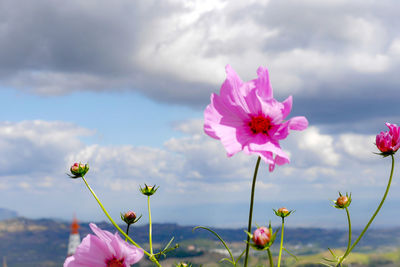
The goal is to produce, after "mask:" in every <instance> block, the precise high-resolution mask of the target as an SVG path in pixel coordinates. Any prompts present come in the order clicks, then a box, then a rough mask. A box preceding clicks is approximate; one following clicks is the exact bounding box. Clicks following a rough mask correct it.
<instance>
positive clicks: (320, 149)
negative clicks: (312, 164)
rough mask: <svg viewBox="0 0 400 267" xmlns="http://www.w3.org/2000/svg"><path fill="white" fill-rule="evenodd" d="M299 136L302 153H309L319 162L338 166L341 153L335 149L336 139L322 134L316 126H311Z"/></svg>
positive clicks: (298, 141) (298, 140)
mask: <svg viewBox="0 0 400 267" xmlns="http://www.w3.org/2000/svg"><path fill="white" fill-rule="evenodd" d="M298 135H299V137H297V143H298V147H299V148H300V149H301V150H302V153H309V154H312V156H306V157H311V158H313V159H314V160H316V161H317V162H318V163H319V164H321V163H322V164H323V165H327V166H337V165H338V164H339V161H340V155H339V154H338V153H337V152H336V151H335V147H334V139H333V137H332V136H330V135H327V134H321V133H320V132H319V130H318V128H316V127H313V126H312V127H309V128H308V129H307V130H306V131H304V132H302V133H299V134H298Z"/></svg>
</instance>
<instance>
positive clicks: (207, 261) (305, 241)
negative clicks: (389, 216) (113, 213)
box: [0, 209, 400, 267]
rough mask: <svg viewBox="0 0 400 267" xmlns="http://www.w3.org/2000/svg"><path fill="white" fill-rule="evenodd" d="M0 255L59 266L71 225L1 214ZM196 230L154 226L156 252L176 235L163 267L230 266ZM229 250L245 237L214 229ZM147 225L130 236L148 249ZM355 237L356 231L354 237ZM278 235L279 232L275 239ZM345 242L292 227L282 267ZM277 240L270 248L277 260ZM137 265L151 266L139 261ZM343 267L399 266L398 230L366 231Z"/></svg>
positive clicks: (312, 261) (258, 262)
mask: <svg viewBox="0 0 400 267" xmlns="http://www.w3.org/2000/svg"><path fill="white" fill-rule="evenodd" d="M0 214H1V218H3V219H2V220H1V221H0V257H1V259H2V260H3V259H6V261H7V266H9V267H22V266H29V267H34V266H36V267H51V266H62V263H63V262H64V259H65V257H66V253H67V243H68V237H69V234H70V222H66V221H61V220H56V219H28V218H23V217H15V216H16V215H17V214H16V213H15V212H12V211H10V210H4V209H1V210H0ZM97 225H98V226H100V227H101V228H102V229H106V230H109V231H111V232H115V230H114V228H113V227H112V225H110V224H109V223H107V222H100V223H97ZM80 226H81V228H80V235H81V238H83V237H84V236H86V235H87V234H89V233H91V231H90V229H89V226H88V223H87V222H80ZM193 227H194V226H181V225H178V224H171V223H168V224H154V225H153V241H154V242H155V243H156V245H155V247H156V251H157V248H160V247H161V246H165V245H166V244H167V243H168V242H169V240H170V239H171V238H172V237H174V240H173V242H172V245H175V244H176V243H178V244H179V248H178V249H176V250H174V251H172V252H171V253H169V254H168V257H167V259H165V260H162V261H161V264H162V265H163V266H174V264H175V263H178V262H181V261H185V262H191V263H192V264H193V266H209V267H213V266H229V265H228V264H226V263H218V262H219V260H221V259H222V258H224V257H226V256H228V255H227V254H226V251H225V250H224V249H223V246H222V245H221V243H220V242H219V241H218V240H217V239H216V238H215V237H214V236H213V235H212V234H210V233H209V232H208V231H205V230H203V229H197V230H195V231H193ZM213 230H215V231H216V232H217V233H218V234H219V235H220V236H221V237H222V238H223V239H224V240H225V241H226V242H227V243H228V244H229V246H230V248H231V249H232V252H233V254H234V255H236V256H237V255H239V254H240V253H241V252H242V251H243V249H244V242H243V240H244V239H245V234H244V232H243V229H239V228H238V229H223V228H216V229H215V228H213ZM147 234H148V225H140V226H134V227H132V228H131V232H130V235H131V236H132V238H133V239H134V240H135V241H136V242H138V243H139V244H143V246H144V247H146V244H147V242H148V235H147ZM357 234H359V231H355V233H354V237H353V238H355V237H356V235H357ZM279 238H280V236H279V233H278V236H277V239H278V240H279ZM346 242H347V232H346V231H345V229H343V230H341V229H322V228H290V227H288V228H287V229H285V247H286V248H287V249H288V250H289V251H290V252H292V253H293V254H295V255H296V256H298V261H297V262H296V260H295V259H294V258H292V257H291V256H289V255H288V254H286V253H284V261H283V265H282V266H302V267H306V266H308V267H311V266H323V265H321V264H320V262H321V259H322V257H329V256H330V255H329V253H328V252H327V248H328V247H330V248H333V249H334V250H335V251H337V254H340V253H342V252H340V251H339V250H343V249H344V246H345V245H346ZM278 248H279V242H276V243H275V245H274V246H273V247H272V251H273V255H274V256H277V255H278V252H277V249H278ZM252 253H255V254H254V257H252V258H251V263H250V266H267V263H268V259H267V255H266V253H259V252H257V253H256V252H254V251H252ZM136 266H152V264H151V262H149V261H148V260H147V259H143V260H142V261H140V263H139V264H137V265H136ZM345 266H353V267H354V266H359V267H361V266H384V267H389V266H392V267H393V266H400V227H394V228H381V229H370V231H368V232H367V234H366V236H365V237H364V238H363V239H362V240H361V242H360V243H359V246H358V247H357V249H356V250H355V253H352V255H351V257H349V258H348V260H347V261H346V265H345Z"/></svg>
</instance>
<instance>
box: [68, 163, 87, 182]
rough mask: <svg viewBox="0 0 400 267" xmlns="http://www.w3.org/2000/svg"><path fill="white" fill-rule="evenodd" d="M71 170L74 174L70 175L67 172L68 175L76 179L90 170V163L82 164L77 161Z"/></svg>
mask: <svg viewBox="0 0 400 267" xmlns="http://www.w3.org/2000/svg"><path fill="white" fill-rule="evenodd" d="M69 170H70V172H71V174H72V175H70V174H68V173H67V175H68V176H69V177H70V178H73V179H76V178H79V177H83V176H85V174H86V173H87V172H88V171H89V164H87V163H86V164H82V163H80V162H79V163H77V162H76V163H74V165H72V166H71V168H70V169H69Z"/></svg>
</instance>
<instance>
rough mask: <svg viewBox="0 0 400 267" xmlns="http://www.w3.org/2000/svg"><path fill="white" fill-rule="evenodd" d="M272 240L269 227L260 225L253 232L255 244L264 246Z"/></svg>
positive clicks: (260, 246)
mask: <svg viewBox="0 0 400 267" xmlns="http://www.w3.org/2000/svg"><path fill="white" fill-rule="evenodd" d="M270 240H271V233H270V231H269V230H268V228H267V227H264V226H263V227H260V228H257V229H256V230H255V231H254V233H253V241H254V244H255V245H256V246H257V247H259V248H263V247H265V245H266V244H267V243H268V242H269V241H270Z"/></svg>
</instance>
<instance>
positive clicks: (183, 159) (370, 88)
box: [0, 0, 400, 227]
mask: <svg viewBox="0 0 400 267" xmlns="http://www.w3.org/2000/svg"><path fill="white" fill-rule="evenodd" d="M399 5H400V4H399V3H398V2H397V1H394V0H393V1H361V0H360V1H352V2H351V4H349V3H348V2H347V1H312V0H302V1H285V2H282V1H235V2H230V1H222V0H221V1H194V0H193V1H179V0H168V1H123V0H118V1H113V2H112V3H111V2H109V1H84V2H82V1H68V2H63V3H57V4H55V2H53V1H50V0H39V1H35V3H31V2H26V3H24V4H23V7H22V3H21V2H16V1H11V0H6V1H2V2H1V3H0V18H1V19H0V104H1V105H0V110H1V112H0V203H1V204H0V205H1V207H4V208H9V209H12V210H16V211H17V212H18V213H19V214H20V215H23V216H27V217H34V218H39V217H52V218H62V219H67V220H69V219H70V218H71V217H72V215H73V214H74V213H76V214H77V216H78V218H80V219H81V220H86V221H98V220H103V219H105V217H104V215H103V214H102V213H101V210H100V209H99V208H98V207H97V205H96V202H95V201H94V199H93V198H92V197H91V196H90V195H89V192H88V191H87V190H86V189H85V187H84V184H83V183H82V181H79V180H71V179H69V178H68V177H67V176H66V175H65V173H66V172H67V170H68V168H69V166H70V165H71V164H72V163H74V162H75V161H82V162H89V164H90V166H91V170H90V172H89V173H88V175H87V178H88V181H89V183H90V184H91V185H92V186H93V188H94V189H95V190H96V192H97V194H98V195H99V196H100V197H101V199H103V200H104V204H105V206H106V207H107V208H108V209H109V210H110V212H111V214H112V215H113V216H114V217H115V218H118V216H119V212H120V211H126V210H128V209H133V210H135V211H137V212H138V213H143V214H145V213H146V206H145V199H144V198H143V196H141V195H140V194H139V192H138V187H139V185H141V184H143V183H148V184H158V185H160V186H161V187H160V190H159V191H158V192H157V195H156V196H155V197H154V198H153V199H154V200H153V202H154V204H153V205H152V208H153V210H154V214H153V217H154V219H155V220H156V221H158V222H178V223H181V224H191V225H196V224H203V225H204V224H208V225H213V226H227V227H238V226H244V225H245V224H246V221H247V212H248V210H247V205H248V199H249V191H250V183H251V177H252V172H253V168H254V165H255V161H256V157H254V156H253V157H249V156H246V155H244V154H241V153H239V154H237V155H235V156H234V157H232V158H227V157H226V154H225V151H224V149H223V147H222V145H221V144H220V143H219V142H218V141H217V140H214V139H211V138H209V137H207V136H206V135H205V134H204V133H203V130H202V117H203V110H204V108H205V107H206V106H207V105H208V103H209V101H210V94H211V93H213V92H218V91H219V88H220V86H221V84H222V82H223V81H224V79H225V70H224V67H225V65H226V64H230V65H231V66H232V67H233V68H234V69H235V70H236V71H237V73H238V74H239V75H240V76H241V77H242V79H243V80H250V79H253V78H255V77H256V69H257V67H258V66H261V65H262V66H267V67H268V69H269V71H270V77H271V83H272V86H273V88H274V95H275V97H276V98H277V100H279V101H283V100H284V99H286V97H287V96H288V95H292V96H293V111H292V113H291V115H290V116H299V115H304V116H306V117H307V118H308V120H309V122H310V127H309V128H308V129H307V130H306V131H304V132H293V133H291V134H290V135H289V137H288V138H287V140H285V141H283V142H282V147H283V149H284V150H285V151H286V152H288V153H289V154H290V156H291V163H290V164H289V165H286V166H281V167H278V168H277V169H276V170H275V171H274V172H273V173H269V172H268V169H267V166H265V165H262V166H261V168H260V174H259V178H258V184H257V192H256V203H257V208H256V215H255V216H256V217H255V218H256V221H257V222H258V223H259V224H261V223H262V222H266V221H269V220H273V219H274V218H273V213H272V212H271V210H272V208H279V206H281V205H285V206H287V207H288V208H289V209H296V210H297V212H296V214H295V218H296V219H293V225H299V226H300V225H301V226H320V227H336V226H337V225H338V224H340V223H341V222H342V221H343V219H344V215H343V214H340V213H339V214H338V211H337V210H335V209H333V208H331V207H330V204H331V202H330V200H331V199H334V198H336V196H337V191H338V190H341V191H344V192H346V191H351V192H352V193H353V196H354V206H352V213H353V215H354V216H353V218H354V221H355V225H356V226H357V225H361V224H362V223H363V221H365V220H366V219H367V216H368V214H369V213H371V212H372V211H373V209H374V208H375V206H376V205H377V201H378V199H379V197H380V196H381V194H383V191H384V189H385V185H386V181H387V178H388V173H389V168H390V161H389V160H388V159H381V158H379V157H378V156H376V155H374V154H373V153H372V152H376V148H375V146H374V138H375V135H376V134H377V133H379V132H380V131H385V130H386V129H385V128H386V126H385V125H384V123H385V122H387V121H388V122H391V123H397V124H399V123H400V121H399V118H400V109H399V108H398V99H400V89H399V88H400V78H399V77H400V76H399V75H398V72H399V69H400V68H399V67H400V34H399V32H398V29H399V27H400V25H399V24H400V22H399V20H398V18H397V12H396V11H397V10H399V8H400V6H399ZM398 178H399V175H398V172H395V177H394V183H393V186H392V188H391V192H390V195H389V197H388V200H387V203H386V204H385V206H384V209H383V210H382V213H383V216H381V217H380V218H379V219H378V220H377V222H376V225H377V226H379V225H385V226H394V225H396V226H398V223H397V222H398V221H399V217H398V215H396V214H395V215H393V213H390V216H384V215H385V214H386V215H388V214H389V212H390V210H391V209H392V208H393V207H396V206H398V205H399V204H400V191H399V190H400V188H399V185H398ZM385 208H386V210H385ZM388 218H390V219H388ZM143 223H146V222H145V221H143Z"/></svg>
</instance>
